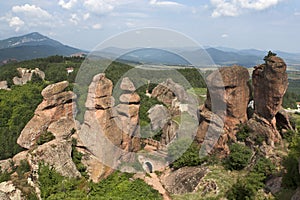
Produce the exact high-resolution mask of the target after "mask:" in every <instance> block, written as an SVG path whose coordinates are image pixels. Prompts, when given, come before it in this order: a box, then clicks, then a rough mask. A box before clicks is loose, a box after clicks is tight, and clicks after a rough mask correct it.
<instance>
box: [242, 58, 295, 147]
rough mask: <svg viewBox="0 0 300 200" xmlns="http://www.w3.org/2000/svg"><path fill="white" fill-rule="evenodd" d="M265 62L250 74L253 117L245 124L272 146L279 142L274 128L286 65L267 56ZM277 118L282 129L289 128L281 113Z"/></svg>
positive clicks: (281, 97) (284, 84)
mask: <svg viewBox="0 0 300 200" xmlns="http://www.w3.org/2000/svg"><path fill="white" fill-rule="evenodd" d="M265 61H266V63H265V64H262V65H259V66H257V67H255V69H254V71H253V74H252V83H253V90H254V105H255V106H254V108H255V111H254V113H255V115H254V117H252V119H251V120H249V122H248V123H247V124H248V126H249V127H250V129H252V130H253V131H254V132H256V131H257V133H260V134H261V135H262V136H265V139H266V141H267V143H268V144H269V145H272V146H273V145H274V143H279V142H280V141H281V135H280V134H279V132H278V130H277V126H276V114H277V113H278V112H279V111H280V109H281V104H282V100H283V96H284V94H285V92H286V90H287V87H288V79H287V73H286V64H285V62H284V61H283V60H282V59H281V58H279V57H276V56H269V57H266V58H265ZM277 118H278V119H279V120H280V122H279V123H280V125H282V126H283V127H284V128H291V126H290V124H289V122H288V121H287V118H286V115H285V114H283V112H280V113H279V114H278V115H277ZM278 125H279V124H278Z"/></svg>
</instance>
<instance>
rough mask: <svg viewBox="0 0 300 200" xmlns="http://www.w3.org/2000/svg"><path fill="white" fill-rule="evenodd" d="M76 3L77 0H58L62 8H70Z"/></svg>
mask: <svg viewBox="0 0 300 200" xmlns="http://www.w3.org/2000/svg"><path fill="white" fill-rule="evenodd" d="M76 3H77V0H70V1H68V2H65V1H64V0H59V2H58V5H60V6H61V7H62V8H65V9H67V10H69V9H71V8H72V7H73V6H74V5H75V4H76Z"/></svg>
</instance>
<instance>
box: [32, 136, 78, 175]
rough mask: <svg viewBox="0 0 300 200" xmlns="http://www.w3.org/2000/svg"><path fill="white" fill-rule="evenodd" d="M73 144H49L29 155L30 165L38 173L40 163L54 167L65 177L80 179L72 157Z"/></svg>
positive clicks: (53, 142)
mask: <svg viewBox="0 0 300 200" xmlns="http://www.w3.org/2000/svg"><path fill="white" fill-rule="evenodd" d="M71 152H72V144H71V142H69V141H65V140H53V141H50V142H47V143H45V144H43V145H41V146H38V147H37V148H36V149H34V150H32V151H31V152H30V153H29V158H28V160H29V164H30V166H31V168H32V170H33V171H36V172H37V171H38V167H39V163H45V164H46V165H49V166H52V167H54V169H55V170H56V171H57V172H58V173H60V174H61V175H63V176H65V177H80V176H81V175H80V173H79V171H78V170H77V169H76V166H75V164H74V163H73V161H72V157H71Z"/></svg>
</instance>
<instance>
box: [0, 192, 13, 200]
mask: <svg viewBox="0 0 300 200" xmlns="http://www.w3.org/2000/svg"><path fill="white" fill-rule="evenodd" d="M0 199H1V200H11V199H10V198H9V196H8V195H7V194H5V193H4V192H2V191H0Z"/></svg>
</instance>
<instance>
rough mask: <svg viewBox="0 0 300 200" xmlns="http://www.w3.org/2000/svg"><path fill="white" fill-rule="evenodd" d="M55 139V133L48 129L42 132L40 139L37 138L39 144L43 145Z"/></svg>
mask: <svg viewBox="0 0 300 200" xmlns="http://www.w3.org/2000/svg"><path fill="white" fill-rule="evenodd" d="M54 139H55V136H54V135H53V133H51V132H49V131H47V132H45V133H42V134H41V135H40V136H39V138H38V140H37V142H36V143H37V144H38V145H42V144H45V143H47V142H50V141H51V140H54Z"/></svg>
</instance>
